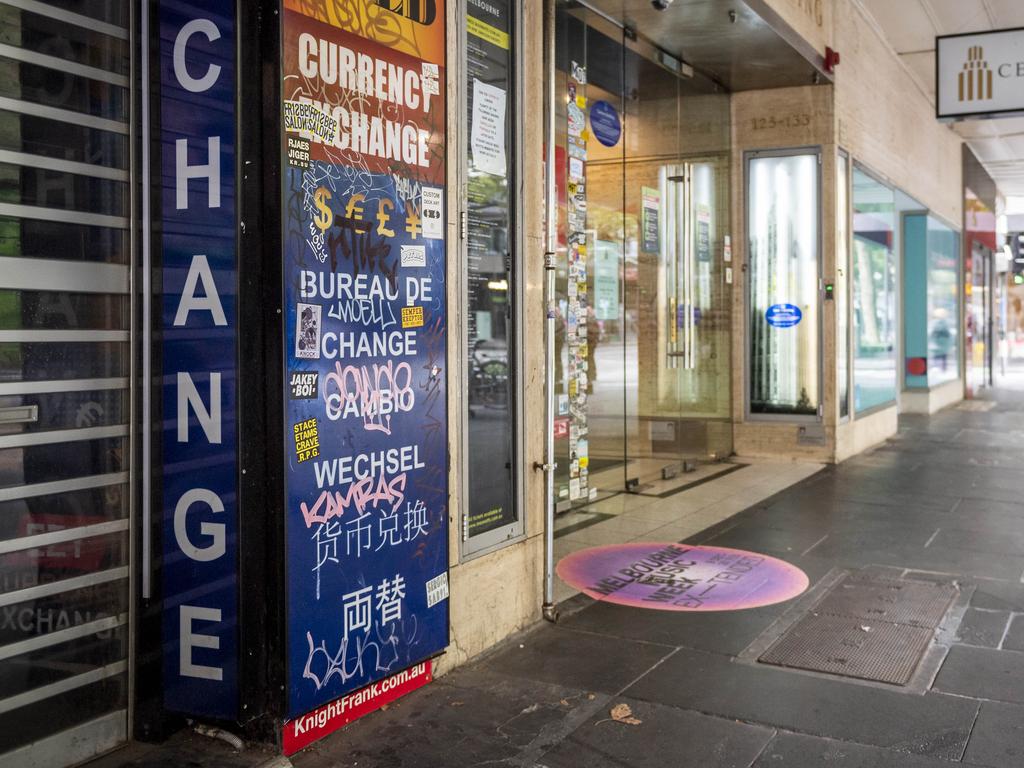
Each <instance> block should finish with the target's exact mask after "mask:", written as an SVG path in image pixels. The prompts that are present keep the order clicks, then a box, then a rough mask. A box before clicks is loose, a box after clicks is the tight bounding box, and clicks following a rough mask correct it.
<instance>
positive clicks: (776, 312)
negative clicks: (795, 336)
mask: <svg viewBox="0 0 1024 768" xmlns="http://www.w3.org/2000/svg"><path fill="white" fill-rule="evenodd" d="M764 318H765V320H767V321H768V325H770V326H771V327H772V328H792V327H793V326H794V325H796V324H797V323H799V322H800V321H801V320H803V318H804V313H803V312H801V311H800V307H798V306H797V305H796V304H772V306H770V307H768V310H767V311H766V312H765V313H764Z"/></svg>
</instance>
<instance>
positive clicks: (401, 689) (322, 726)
mask: <svg viewBox="0 0 1024 768" xmlns="http://www.w3.org/2000/svg"><path fill="white" fill-rule="evenodd" d="M432 679H433V675H432V670H431V665H430V662H429V661H424V662H423V663H422V664H417V665H416V666H414V667H409V669H406V670H403V671H401V672H399V673H398V674H396V675H391V677H385V678H384V679H383V680H379V681H377V682H376V683H373V684H372V685H368V686H366V687H365V688H361V689H359V690H358V691H354V692H353V693H350V694H348V695H347V696H342V697H341V698H340V699H337V700H336V701H332V702H331V703H329V704H324V706H322V707H319V708H317V709H314V710H313V711H312V712H310V713H308V714H305V715H303V716H302V717H298V718H296V719H294V720H292V721H290V722H287V723H285V725H284V731H283V733H282V736H283V738H282V745H283V751H284V753H285V754H286V755H293V754H295V753H296V752H298V751H299V750H300V749H302V748H303V747H307V746H309V745H310V744H312V743H313V742H314V741H317V740H318V739H322V738H323V737H324V736H327V735H328V734H330V733H333V732H334V731H336V730H338V729H339V728H341V727H342V726H345V725H348V724H349V723H351V722H352V721H353V720H358V719H359V718H360V717H362V716H363V715H368V714H369V713H370V712H373V711H374V710H376V709H380V708H381V707H382V706H384V705H385V704H390V703H391V702H392V701H395V700H396V699H400V698H401V697H402V696H405V695H406V694H407V693H412V692H413V691H415V690H416V689H417V688H422V687H423V686H424V685H426V684H427V683H429V682H430V681H431V680H432Z"/></svg>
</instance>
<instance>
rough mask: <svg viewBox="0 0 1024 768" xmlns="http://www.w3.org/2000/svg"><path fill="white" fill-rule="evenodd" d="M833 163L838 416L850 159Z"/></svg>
mask: <svg viewBox="0 0 1024 768" xmlns="http://www.w3.org/2000/svg"><path fill="white" fill-rule="evenodd" d="M837 161H838V164H837V165H836V283H835V287H834V293H835V302H836V394H837V397H838V399H839V418H841V419H844V418H846V417H847V416H849V415H850V323H849V314H850V302H849V294H850V283H849V279H850V278H849V275H850V159H849V157H847V156H846V155H843V154H840V155H839V157H838V158H837Z"/></svg>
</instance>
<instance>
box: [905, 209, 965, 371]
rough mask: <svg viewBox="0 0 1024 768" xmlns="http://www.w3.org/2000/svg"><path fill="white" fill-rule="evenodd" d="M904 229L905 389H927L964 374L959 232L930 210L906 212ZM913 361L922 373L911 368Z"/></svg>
mask: <svg viewBox="0 0 1024 768" xmlns="http://www.w3.org/2000/svg"><path fill="white" fill-rule="evenodd" d="M902 228H903V244H904V245H903V259H904V260H903V269H904V275H905V279H904V281H903V318H904V334H903V349H904V355H903V357H904V366H905V375H904V388H905V389H907V390H929V389H932V388H934V387H938V386H941V385H943V384H948V383H950V382H954V381H958V380H959V379H960V378H961V374H960V347H961V345H962V333H961V329H960V311H961V305H962V296H961V292H960V274H961V254H960V234H959V233H958V232H957V231H956V230H955V229H953V228H952V227H950V226H948V225H946V224H945V223H943V222H942V221H940V220H939V219H937V218H936V217H935V216H932V215H930V214H926V213H907V214H904V216H903V223H902ZM922 276H923V278H924V279H920V278H921V277H922ZM950 296H952V301H950ZM914 359H924V360H926V361H927V365H926V371H925V373H924V374H914V373H911V372H910V361H911V360H914ZM940 372H941V374H942V375H940Z"/></svg>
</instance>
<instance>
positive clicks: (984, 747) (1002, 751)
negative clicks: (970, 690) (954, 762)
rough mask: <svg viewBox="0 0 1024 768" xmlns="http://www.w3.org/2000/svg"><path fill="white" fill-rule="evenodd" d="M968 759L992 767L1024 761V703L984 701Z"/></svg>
mask: <svg viewBox="0 0 1024 768" xmlns="http://www.w3.org/2000/svg"><path fill="white" fill-rule="evenodd" d="M964 762H966V763H970V764H973V765H985V766H992V768H1020V766H1022V765H1024V707H1021V706H1017V705H1016V704H1000V703H997V702H991V701H986V702H985V703H983V704H982V705H981V712H979V713H978V721H977V722H976V723H975V724H974V730H973V731H972V732H971V740H970V741H968V742H967V751H966V752H965V753H964Z"/></svg>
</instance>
